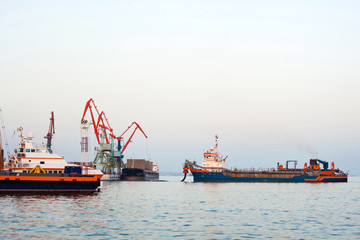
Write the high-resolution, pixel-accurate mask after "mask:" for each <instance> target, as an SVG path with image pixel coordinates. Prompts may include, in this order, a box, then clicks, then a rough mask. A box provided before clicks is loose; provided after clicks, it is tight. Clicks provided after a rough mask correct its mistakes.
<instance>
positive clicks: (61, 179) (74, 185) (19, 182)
mask: <svg viewBox="0 0 360 240" xmlns="http://www.w3.org/2000/svg"><path fill="white" fill-rule="evenodd" d="M81 173H82V169H81V167H70V166H66V167H65V170H64V173H45V170H44V169H42V168H41V167H40V166H36V167H35V168H33V169H32V170H31V171H30V172H29V173H16V172H11V171H1V172H0V192H1V193H4V192H5V193H19V192H31V193H44V192H47V193H49V192H50V193H53V192H62V193H92V192H95V191H98V189H99V187H100V178H101V177H102V176H101V175H100V176H99V175H83V174H81Z"/></svg>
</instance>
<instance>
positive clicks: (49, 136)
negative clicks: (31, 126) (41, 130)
mask: <svg viewBox="0 0 360 240" xmlns="http://www.w3.org/2000/svg"><path fill="white" fill-rule="evenodd" d="M54 134H55V123H54V112H51V117H50V125H49V131H48V133H47V135H46V136H45V137H44V138H46V139H47V144H46V147H47V149H48V150H49V152H50V153H51V152H52V150H51V139H52V137H53V135H54Z"/></svg>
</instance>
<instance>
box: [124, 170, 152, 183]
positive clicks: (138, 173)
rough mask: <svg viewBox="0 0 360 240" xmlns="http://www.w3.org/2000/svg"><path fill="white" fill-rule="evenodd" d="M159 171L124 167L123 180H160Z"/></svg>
mask: <svg viewBox="0 0 360 240" xmlns="http://www.w3.org/2000/svg"><path fill="white" fill-rule="evenodd" d="M158 179H159V173H158V172H154V171H146V170H144V169H140V168H123V169H122V174H121V180H123V181H152V180H158Z"/></svg>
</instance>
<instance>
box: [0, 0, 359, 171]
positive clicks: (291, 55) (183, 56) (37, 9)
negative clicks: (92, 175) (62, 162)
mask: <svg viewBox="0 0 360 240" xmlns="http://www.w3.org/2000/svg"><path fill="white" fill-rule="evenodd" d="M359 12H360V2H358V1H330V0H329V1H325V0H324V1H320V0H315V1H314V0H312V1H306V0H305V1H287V0H286V1H285V0H284V1H259V0H252V1H230V0H229V1H210V0H208V1H201V0H198V1H193V0H192V1H187V0H182V1H176V0H175V1H157V0H154V1H138V0H133V1H121V0H119V1H110V0H109V1H17V0H15V1H0V29H1V31H0V108H1V109H2V118H3V122H4V125H5V129H6V135H7V140H8V142H9V146H10V148H11V149H10V151H12V150H13V148H14V147H15V146H16V144H17V143H18V141H19V139H18V138H17V134H15V135H14V134H13V132H14V130H16V129H17V128H18V127H19V126H22V127H23V128H24V131H25V132H28V131H32V132H33V133H34V135H35V139H34V140H35V142H37V143H41V142H45V139H44V138H43V137H44V136H45V135H46V133H47V130H48V126H49V118H50V112H51V111H54V113H55V130H56V133H55V136H54V138H53V149H54V152H55V153H57V154H59V155H61V156H64V157H65V159H66V160H67V161H79V160H80V120H81V117H82V114H83V111H84V107H85V103H86V102H87V101H88V100H89V99H90V98H93V99H94V101H95V103H96V105H97V106H98V108H99V109H100V110H102V111H104V112H105V113H106V115H107V117H108V119H109V122H110V125H111V126H112V128H113V129H114V133H115V134H116V135H120V134H121V133H122V132H123V131H125V129H126V128H127V127H128V126H129V125H130V124H131V123H132V122H133V121H136V122H137V123H139V124H140V125H141V127H142V128H143V130H144V131H145V133H146V134H147V135H148V139H145V138H144V136H142V135H141V134H140V132H138V133H136V135H135V137H134V139H133V141H132V143H131V144H130V145H129V147H128V149H127V150H126V152H125V153H124V154H125V159H126V158H130V157H134V158H144V157H150V159H151V160H152V161H154V162H158V163H159V167H160V171H162V172H181V171H182V164H183V162H184V161H185V159H189V160H196V161H198V162H201V161H202V157H203V156H202V154H203V152H204V151H205V150H207V149H208V148H209V147H210V146H211V145H212V144H213V143H214V136H215V134H217V135H218V136H219V151H220V152H221V154H223V155H224V156H226V155H229V157H228V158H227V167H233V166H236V167H238V168H249V167H255V168H271V167H276V163H277V162H280V163H285V161H286V160H289V159H292V160H293V159H296V160H298V161H299V163H298V166H303V164H304V162H305V161H308V160H309V159H310V158H319V159H322V160H326V161H329V162H332V161H334V162H335V166H336V167H339V168H340V169H342V170H343V171H349V172H350V174H357V175H359V174H360V163H359V160H360V148H359V144H360V126H359V123H360V111H359V103H360V95H359V89H360V69H359V65H360V44H359V42H360V31H359V27H360V14H359ZM90 141H91V144H92V147H94V146H95V145H96V144H95V138H94V137H93V136H92V137H91V139H90ZM93 157H94V153H92V154H90V158H93Z"/></svg>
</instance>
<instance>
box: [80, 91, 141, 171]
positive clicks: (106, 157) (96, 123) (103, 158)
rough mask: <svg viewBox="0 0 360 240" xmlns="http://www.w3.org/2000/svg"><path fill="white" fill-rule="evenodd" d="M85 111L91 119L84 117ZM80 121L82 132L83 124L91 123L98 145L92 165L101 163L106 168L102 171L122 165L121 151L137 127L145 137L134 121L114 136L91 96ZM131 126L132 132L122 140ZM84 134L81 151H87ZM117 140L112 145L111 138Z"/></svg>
mask: <svg viewBox="0 0 360 240" xmlns="http://www.w3.org/2000/svg"><path fill="white" fill-rule="evenodd" d="M87 112H90V116H91V120H90V121H87V120H86V119H85V116H86V114H87ZM81 123H82V132H86V130H83V129H86V127H85V125H86V124H90V125H93V128H94V133H95V137H96V140H97V142H98V144H99V146H100V148H99V149H98V153H97V156H96V158H95V160H94V165H102V166H104V168H105V169H106V171H104V172H108V171H109V172H112V170H113V169H114V168H119V166H120V165H123V163H122V158H123V155H122V153H123V152H124V151H125V150H126V148H127V147H128V145H129V143H130V142H131V139H132V138H133V136H134V134H135V132H136V131H137V130H138V129H139V130H140V131H141V132H142V133H143V135H144V136H145V138H147V136H146V134H145V132H144V131H143V130H142V128H141V127H140V125H139V124H138V123H136V122H133V123H132V124H131V125H130V126H129V127H128V128H127V129H126V130H125V131H124V132H123V133H122V134H121V135H120V136H116V135H115V134H114V131H113V128H112V127H111V126H110V123H109V120H108V119H107V117H106V115H105V112H103V111H101V112H100V111H99V110H98V108H97V107H96V105H95V102H94V100H93V99H92V98H91V99H90V100H88V101H87V102H86V105H85V109H84V113H83V115H82V118H81ZM132 126H135V129H134V130H133V132H132V134H131V135H130V137H129V138H128V140H127V141H126V142H125V140H124V134H125V133H127V132H128V130H129V129H130V128H132ZM85 135H86V134H84V133H82V142H81V146H82V152H86V153H87V151H88V150H87V149H88V141H87V136H85ZM114 139H116V140H117V148H116V149H115V147H114V146H113V142H114V141H113V140H114ZM122 142H125V144H124V145H123V146H122V144H121V143H122Z"/></svg>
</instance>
